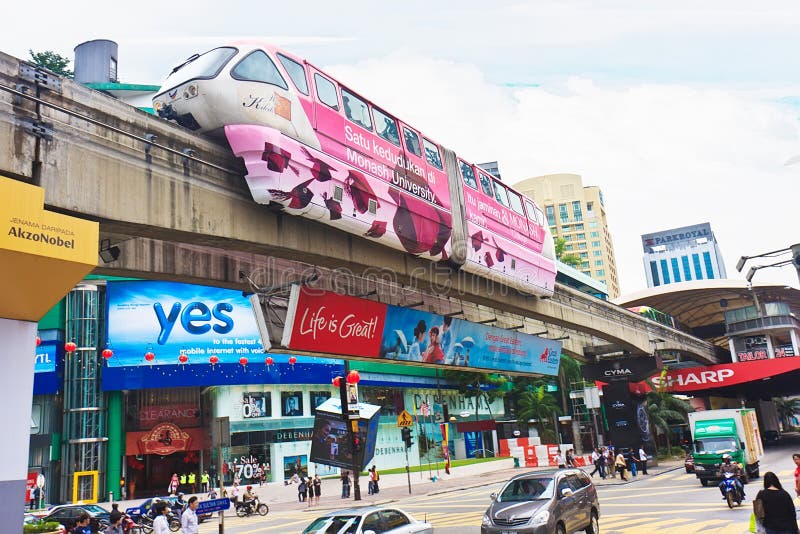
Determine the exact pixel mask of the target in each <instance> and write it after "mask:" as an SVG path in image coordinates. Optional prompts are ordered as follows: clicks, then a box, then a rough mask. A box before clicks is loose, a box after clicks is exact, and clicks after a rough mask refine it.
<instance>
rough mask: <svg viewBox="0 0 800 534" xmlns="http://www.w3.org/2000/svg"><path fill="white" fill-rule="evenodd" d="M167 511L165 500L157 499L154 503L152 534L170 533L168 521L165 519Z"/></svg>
mask: <svg viewBox="0 0 800 534" xmlns="http://www.w3.org/2000/svg"><path fill="white" fill-rule="evenodd" d="M168 513H169V506H167V502H166V501H158V502H157V503H156V518H155V519H154V520H153V534H170V531H169V521H167V514H168Z"/></svg>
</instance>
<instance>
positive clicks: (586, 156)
mask: <svg viewBox="0 0 800 534" xmlns="http://www.w3.org/2000/svg"><path fill="white" fill-rule="evenodd" d="M328 70H330V71H331V72H332V73H334V74H335V75H336V76H337V77H338V78H339V79H340V80H342V81H343V82H344V83H347V84H349V85H351V86H352V87H353V88H354V89H355V90H357V91H359V92H361V93H362V94H363V95H364V96H365V97H367V98H371V99H373V101H374V102H376V103H378V104H379V105H382V106H384V107H385V108H387V110H389V111H391V112H393V113H396V114H397V115H398V116H399V117H400V118H401V119H404V120H406V121H407V122H409V123H410V124H411V125H413V126H416V127H418V128H420V129H421V130H423V131H424V132H426V133H427V134H429V135H431V136H433V137H434V139H436V140H437V141H439V142H441V143H442V144H444V145H446V146H448V147H450V148H453V149H455V150H456V151H457V152H458V153H459V155H461V156H463V157H465V158H467V159H469V160H471V161H473V162H480V161H487V160H494V159H497V160H499V161H500V167H501V172H502V173H503V176H504V179H505V180H506V181H507V182H511V183H513V182H515V181H517V180H520V179H523V178H527V177H530V176H537V175H541V174H547V173H555V172H575V173H578V174H581V175H582V176H583V180H584V185H598V186H600V187H601V188H602V189H603V192H604V195H605V199H606V208H607V215H608V220H609V223H610V226H611V232H612V237H613V240H614V245H615V249H616V254H617V261H618V264H619V276H620V280H621V282H622V289H623V292H631V291H634V290H637V289H640V288H642V287H644V286H645V281H644V272H643V267H642V260H641V255H642V253H641V240H640V235H641V234H642V233H647V232H652V231H658V230H662V229H668V228H671V227H677V226H682V225H688V224H694V223H699V222H706V221H708V222H710V223H711V225H712V228H713V229H714V231H715V233H716V235H717V239H718V240H719V243H720V247H721V249H722V252H723V255H724V257H725V258H726V260H727V261H726V264H727V267H728V271H729V273H728V274H729V276H731V277H741V275H737V274H736V273H735V270H734V265H735V263H736V260H737V259H738V257H739V256H740V255H752V254H756V253H760V252H766V251H769V250H772V249H777V248H781V247H785V246H788V245H791V244H792V243H794V242H797V241H800V235H798V232H797V225H796V222H795V221H796V215H795V214H796V211H797V206H796V203H797V200H796V196H795V195H793V194H792V192H795V191H797V187H796V185H795V184H796V183H797V178H798V175H800V167H798V166H788V167H787V166H785V165H784V163H785V162H786V160H787V159H788V158H790V157H791V156H793V155H795V154H797V153H800V144H799V143H798V133H799V132H798V123H797V118H796V116H797V113H796V109H793V108H791V107H788V106H785V105H781V104H778V103H775V102H773V101H771V100H767V99H765V98H764V93H763V92H756V91H753V92H748V91H733V90H726V89H723V88H718V87H692V86H684V85H654V84H637V85H631V86H619V85H616V86H614V87H604V86H600V85H598V84H595V83H593V81H592V80H590V79H585V78H570V79H567V80H565V81H563V82H562V83H561V84H559V85H553V86H545V87H541V88H536V89H524V90H516V91H512V90H508V89H504V88H501V87H498V86H496V85H493V84H490V83H489V82H488V81H487V80H486V78H485V77H484V76H483V74H482V72H481V71H480V70H479V69H478V68H476V67H474V66H472V65H470V64H466V63H452V62H445V61H436V60H431V59H425V58H414V57H405V56H401V55H399V54H396V55H392V56H389V57H385V58H381V59H375V60H369V61H364V62H361V63H358V64H356V65H349V66H345V65H338V66H333V67H330V68H329V69H328ZM757 281H759V282H768V281H772V282H777V283H789V284H791V285H794V286H797V277H796V275H795V273H794V272H793V270H792V269H791V268H787V269H767V270H763V271H760V272H759V274H758V278H757Z"/></svg>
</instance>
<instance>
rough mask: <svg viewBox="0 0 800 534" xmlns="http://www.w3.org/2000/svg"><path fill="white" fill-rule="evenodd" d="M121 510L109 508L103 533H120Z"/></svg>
mask: <svg viewBox="0 0 800 534" xmlns="http://www.w3.org/2000/svg"><path fill="white" fill-rule="evenodd" d="M123 517H124V516H123V515H122V512H120V511H119V510H111V513H110V514H109V515H108V526H107V527H106V529H105V530H104V531H103V534H122V518H123Z"/></svg>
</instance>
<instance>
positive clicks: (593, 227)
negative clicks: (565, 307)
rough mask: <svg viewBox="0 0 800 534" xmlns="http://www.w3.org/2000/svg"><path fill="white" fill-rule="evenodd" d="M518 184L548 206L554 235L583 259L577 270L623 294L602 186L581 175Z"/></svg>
mask: <svg viewBox="0 0 800 534" xmlns="http://www.w3.org/2000/svg"><path fill="white" fill-rule="evenodd" d="M514 187H516V188H517V190H519V191H521V192H522V193H524V194H526V195H528V196H530V197H531V198H533V199H534V200H535V201H536V202H537V203H538V204H539V205H540V206H541V207H542V208H543V209H544V212H545V214H546V215H547V222H548V224H549V225H550V231H551V232H552V234H553V238H554V239H556V238H559V237H561V238H563V239H564V240H565V241H566V244H565V246H564V253H565V254H569V253H572V254H575V255H577V256H578V257H579V258H580V259H581V263H580V264H578V265H577V266H576V267H577V269H578V270H579V271H580V272H582V273H583V274H586V275H588V276H590V277H592V278H594V279H595V280H599V281H601V282H603V283H605V284H606V286H607V287H608V295H609V297H610V298H616V297H617V296H619V279H618V278H617V262H616V260H615V258H614V245H613V243H612V242H611V232H610V231H609V229H608V221H607V220H606V209H605V206H604V205H603V192H602V191H601V190H600V188H599V187H597V186H584V185H583V181H582V179H581V177H580V176H579V175H577V174H548V175H545V176H536V177H533V178H527V179H525V180H522V181H521V182H518V183H517V184H516V185H515V186H514Z"/></svg>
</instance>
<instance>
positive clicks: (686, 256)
mask: <svg viewBox="0 0 800 534" xmlns="http://www.w3.org/2000/svg"><path fill="white" fill-rule="evenodd" d="M642 250H643V252H644V258H643V260H644V268H645V276H646V277H647V287H656V286H660V285H665V284H673V283H679V282H690V281H692V280H713V279H718V278H726V272H725V263H724V261H723V259H722V253H721V252H720V249H719V245H718V243H717V239H716V237H715V236H714V232H712V231H711V225H710V224H708V223H702V224H696V225H693V226H684V227H681V228H674V229H671V230H664V231H661V232H655V233H651V234H645V235H643V236H642Z"/></svg>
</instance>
